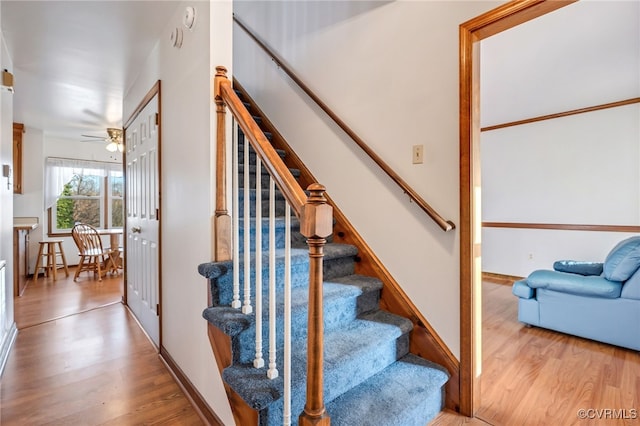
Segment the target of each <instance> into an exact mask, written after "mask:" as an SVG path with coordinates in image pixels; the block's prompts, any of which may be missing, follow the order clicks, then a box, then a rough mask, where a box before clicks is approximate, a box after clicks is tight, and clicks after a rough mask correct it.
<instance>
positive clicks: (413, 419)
mask: <svg viewBox="0 0 640 426" xmlns="http://www.w3.org/2000/svg"><path fill="white" fill-rule="evenodd" d="M448 379H449V374H448V373H447V372H446V370H445V369H444V368H442V367H440V366H439V365H437V364H434V363H432V362H429V361H427V360H425V359H422V358H419V357H417V356H415V355H411V354H408V355H406V356H404V357H403V358H401V359H400V360H398V361H397V362H395V363H393V364H391V365H390V366H388V367H387V368H385V369H384V370H382V371H381V372H379V373H378V374H376V375H374V376H372V377H371V378H369V379H368V380H367V381H365V382H363V383H361V384H360V385H358V386H357V387H355V388H353V389H351V390H349V391H348V392H346V393H344V394H342V395H340V396H339V397H338V398H336V399H334V400H333V401H331V402H329V403H328V404H327V406H326V408H327V412H328V413H329V415H330V416H331V424H332V425H335V426H342V425H344V426H351V425H358V426H379V425H385V426H424V425H425V424H427V423H428V422H429V421H430V420H431V419H433V418H434V417H435V416H436V415H437V414H438V413H439V412H440V410H441V409H442V407H443V398H444V394H443V391H442V386H443V385H444V384H445V383H446V382H447V380H448ZM382 419H384V421H382Z"/></svg>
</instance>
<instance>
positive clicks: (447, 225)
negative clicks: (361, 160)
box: [233, 15, 456, 232]
mask: <svg viewBox="0 0 640 426" xmlns="http://www.w3.org/2000/svg"><path fill="white" fill-rule="evenodd" d="M233 20H234V21H235V22H236V23H237V24H238V26H239V27H240V28H242V29H243V30H244V31H245V32H246V33H247V34H248V35H249V37H251V39H252V40H253V41H255V42H256V44H258V46H260V47H261V48H262V50H264V51H265V52H266V53H267V54H268V55H269V56H270V57H271V59H272V60H273V61H274V62H275V63H276V65H278V67H280V68H281V69H282V70H283V71H284V72H285V73H286V74H287V75H288V76H289V78H291V80H293V81H294V82H295V83H296V84H297V85H298V86H299V87H300V88H301V89H302V91H304V93H306V94H307V96H309V97H310V98H311V99H312V100H313V101H314V102H315V103H316V104H317V105H318V106H319V107H320V108H321V109H322V110H323V111H324V112H325V113H326V114H327V115H328V116H329V117H330V118H331V119H332V120H333V121H334V122H335V123H336V124H337V125H338V127H340V128H341V129H342V130H343V131H344V132H345V133H346V134H347V135H348V136H349V137H350V138H351V139H352V140H353V141H354V142H355V143H356V144H357V145H358V146H359V147H360V148H361V149H362V150H363V151H364V152H365V153H366V154H367V155H368V156H369V157H370V158H371V159H372V160H373V161H374V162H375V163H376V164H377V165H378V166H379V167H380V168H381V169H382V170H383V171H384V172H385V173H386V174H387V175H388V176H389V177H390V178H391V180H393V181H394V182H395V183H396V184H397V185H398V186H399V187H400V188H401V189H402V190H403V191H404V193H405V194H407V195H408V196H409V198H410V199H411V200H412V201H413V202H415V203H416V204H417V205H418V206H419V207H420V208H421V209H422V210H423V211H424V212H425V213H426V214H427V215H429V217H430V218H431V219H433V221H434V222H436V223H437V224H438V226H440V228H442V230H443V231H445V232H447V231H451V230H452V229H455V227H456V225H455V224H454V223H453V222H452V221H450V220H446V219H444V218H443V217H442V216H441V215H440V214H439V213H438V212H437V211H435V209H434V208H433V207H431V206H430V205H429V204H428V203H427V202H426V201H425V200H424V199H423V198H422V197H421V196H420V195H419V194H418V193H417V192H416V191H415V190H414V189H413V188H411V186H409V184H408V183H407V182H405V180H404V179H402V178H401V177H400V176H399V175H398V173H396V172H395V171H394V170H393V169H392V168H391V167H390V166H389V165H388V164H387V163H386V162H385V161H384V160H383V159H382V158H380V156H379V155H378V154H376V153H375V152H374V151H373V150H372V149H371V147H369V145H367V144H366V143H365V142H364V140H362V138H361V137H360V136H358V135H357V134H356V133H355V132H354V131H353V130H352V129H351V128H350V127H349V126H348V125H347V124H346V123H345V122H344V121H343V120H342V119H341V118H340V117H338V115H337V114H336V113H334V112H333V111H332V110H331V109H330V108H329V107H328V106H327V104H326V103H324V102H323V101H322V100H321V99H320V98H319V97H318V96H317V95H316V94H315V93H314V92H313V91H312V90H311V89H310V88H309V86H307V85H306V84H305V83H304V82H303V81H302V80H301V79H300V78H299V77H298V76H297V75H296V74H295V73H294V72H293V70H291V68H290V67H289V66H287V65H286V63H285V61H284V60H283V59H282V58H280V57H279V56H278V55H277V54H276V53H275V52H274V51H273V49H272V48H271V47H269V46H268V45H267V44H266V43H265V42H264V41H262V40H261V39H260V38H259V37H258V36H257V35H256V34H255V33H254V32H253V31H252V30H251V29H249V28H248V27H247V26H246V25H245V24H244V23H243V22H242V21H241V20H240V19H239V18H238V17H237V16H235V15H234V16H233Z"/></svg>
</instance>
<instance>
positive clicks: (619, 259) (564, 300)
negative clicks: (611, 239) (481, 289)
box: [513, 236, 640, 350]
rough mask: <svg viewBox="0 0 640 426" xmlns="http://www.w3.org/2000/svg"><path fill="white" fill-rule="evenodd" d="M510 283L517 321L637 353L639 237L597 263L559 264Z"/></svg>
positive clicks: (639, 332)
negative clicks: (514, 299) (515, 299)
mask: <svg viewBox="0 0 640 426" xmlns="http://www.w3.org/2000/svg"><path fill="white" fill-rule="evenodd" d="M553 268H554V270H553V271H550V270H538V271H534V272H532V273H531V274H530V275H529V276H528V277H527V278H526V279H523V280H520V281H516V282H515V283H514V284H513V294H514V295H516V296H517V297H518V320H519V321H521V322H523V323H525V324H530V325H534V326H538V327H543V328H548V329H551V330H556V331H560V332H563V333H567V334H572V335H575V336H580V337H584V338H587V339H592V340H597V341H599V342H604V343H609V344H612V345H617V346H622V347H625V348H629V349H634V350H640V236H636V237H631V238H628V239H626V240H624V241H621V242H620V243H618V244H617V245H616V246H615V247H614V248H613V249H612V250H611V252H609V254H608V255H607V257H606V259H605V261H604V262H603V263H596V262H579V261H572V260H562V261H558V262H555V263H554V265H553Z"/></svg>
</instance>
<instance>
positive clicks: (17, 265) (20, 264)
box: [13, 217, 38, 297]
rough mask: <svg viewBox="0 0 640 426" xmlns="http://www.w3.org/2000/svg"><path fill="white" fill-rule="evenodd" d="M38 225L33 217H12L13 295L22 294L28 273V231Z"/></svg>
mask: <svg viewBox="0 0 640 426" xmlns="http://www.w3.org/2000/svg"><path fill="white" fill-rule="evenodd" d="M37 227H38V219H37V218H35V217H14V218H13V295H14V296H15V297H17V296H20V295H22V292H23V291H24V288H25V287H26V286H27V276H28V274H29V233H30V232H31V231H33V230H34V229H36V228H37Z"/></svg>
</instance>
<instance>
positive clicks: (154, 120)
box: [125, 94, 160, 346]
mask: <svg viewBox="0 0 640 426" xmlns="http://www.w3.org/2000/svg"><path fill="white" fill-rule="evenodd" d="M158 123H159V117H158V95H157V94H156V95H155V96H154V97H153V98H152V99H151V100H150V101H149V103H148V104H147V105H146V106H145V107H144V108H143V110H142V111H141V112H140V114H138V116H137V117H136V118H135V119H134V121H133V122H132V123H131V124H130V125H129V127H127V129H126V144H125V147H126V150H127V156H126V162H127V167H126V182H127V195H126V197H127V222H126V232H125V235H126V238H127V250H126V270H127V280H126V283H127V284H126V285H127V305H128V306H129V308H130V309H131V311H132V312H133V313H134V315H135V316H136V317H137V318H138V321H139V322H140V324H142V327H143V328H144V330H145V331H146V332H147V334H148V335H149V336H150V337H151V339H152V340H153V341H154V343H155V344H156V346H159V345H160V318H159V315H160V313H159V304H160V262H159V260H160V257H159V256H160V251H159V248H160V247H159V230H160V227H159V220H160V219H159V209H160V205H159V200H160V186H159V179H158V177H159V176H158V173H159V170H158V166H159V158H158Z"/></svg>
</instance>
